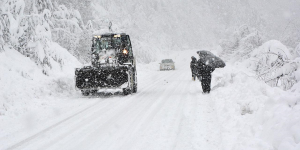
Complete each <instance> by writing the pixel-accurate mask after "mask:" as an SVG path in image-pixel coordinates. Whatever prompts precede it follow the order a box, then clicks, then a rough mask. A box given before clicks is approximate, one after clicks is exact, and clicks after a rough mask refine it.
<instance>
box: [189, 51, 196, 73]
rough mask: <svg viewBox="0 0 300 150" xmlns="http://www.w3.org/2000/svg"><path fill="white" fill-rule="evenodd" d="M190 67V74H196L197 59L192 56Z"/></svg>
mask: <svg viewBox="0 0 300 150" xmlns="http://www.w3.org/2000/svg"><path fill="white" fill-rule="evenodd" d="M190 68H191V71H192V76H193V77H194V76H197V59H196V58H195V57H193V56H192V61H191V63H190Z"/></svg>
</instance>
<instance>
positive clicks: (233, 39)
mask: <svg viewBox="0 0 300 150" xmlns="http://www.w3.org/2000/svg"><path fill="white" fill-rule="evenodd" d="M261 44H262V35H261V34H260V33H259V31H258V30H257V29H255V28H250V27H249V26H247V25H242V26H240V27H239V28H237V29H235V31H234V32H233V33H232V34H229V35H228V37H227V39H223V40H220V46H221V47H222V49H223V52H222V55H224V56H225V57H231V56H235V57H234V58H239V59H246V58H249V57H250V53H251V51H252V50H254V49H255V48H257V47H259V46H260V45H261Z"/></svg>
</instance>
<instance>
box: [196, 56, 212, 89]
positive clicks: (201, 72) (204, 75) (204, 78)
mask: <svg viewBox="0 0 300 150" xmlns="http://www.w3.org/2000/svg"><path fill="white" fill-rule="evenodd" d="M199 56H200V59H201V55H199ZM200 59H199V60H198V61H197V70H198V73H197V78H198V79H199V81H200V82H201V86H202V90H203V93H207V94H208V93H209V92H210V84H211V73H212V72H213V71H214V70H215V68H213V67H211V66H209V65H206V64H205V63H203V62H202V61H201V60H200Z"/></svg>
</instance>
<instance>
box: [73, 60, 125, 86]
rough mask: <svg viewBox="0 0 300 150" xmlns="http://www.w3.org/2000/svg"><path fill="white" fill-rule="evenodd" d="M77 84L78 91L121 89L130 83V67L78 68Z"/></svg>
mask: <svg viewBox="0 0 300 150" xmlns="http://www.w3.org/2000/svg"><path fill="white" fill-rule="evenodd" d="M75 82H76V89H78V90H97V89H101V88H119V87H120V88H121V86H122V85H124V84H126V83H128V67H127V66H121V67H114V68H111V67H102V68H94V67H84V68H77V69H76V71H75ZM126 87H127V84H126Z"/></svg>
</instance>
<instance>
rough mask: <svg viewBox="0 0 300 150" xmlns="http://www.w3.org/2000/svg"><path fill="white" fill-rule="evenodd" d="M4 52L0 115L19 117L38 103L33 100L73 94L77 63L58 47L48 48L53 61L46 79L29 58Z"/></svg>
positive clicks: (0, 59)
mask: <svg viewBox="0 0 300 150" xmlns="http://www.w3.org/2000/svg"><path fill="white" fill-rule="evenodd" d="M4 49H5V50H4V51H3V52H1V53H0V70H1V72H0V89H1V90H0V115H9V116H11V115H12V116H13V115H18V114H21V113H23V112H26V111H28V110H29V109H30V108H31V107H32V105H36V104H37V103H39V102H38V101H36V100H34V99H44V98H46V97H47V96H55V95H59V96H61V95H70V94H71V93H73V92H74V87H73V85H74V83H73V82H74V81H73V76H74V73H73V72H74V68H75V67H78V66H80V63H79V62H78V61H77V60H76V58H74V57H73V56H72V55H71V54H70V53H69V52H68V51H67V50H66V49H64V48H62V47H60V46H59V45H58V44H56V43H52V44H51V45H50V47H49V49H50V52H51V54H49V56H50V57H51V58H52V59H50V61H51V69H50V70H49V74H48V76H47V75H45V74H44V73H43V72H42V67H41V66H39V65H36V64H35V62H34V61H32V60H31V59H30V58H28V57H25V56H24V55H22V54H20V53H19V52H18V51H16V50H14V49H13V48H11V47H4ZM53 59H57V60H61V61H60V62H61V63H58V62H57V61H54V60H53Z"/></svg>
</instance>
